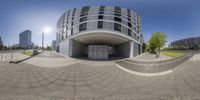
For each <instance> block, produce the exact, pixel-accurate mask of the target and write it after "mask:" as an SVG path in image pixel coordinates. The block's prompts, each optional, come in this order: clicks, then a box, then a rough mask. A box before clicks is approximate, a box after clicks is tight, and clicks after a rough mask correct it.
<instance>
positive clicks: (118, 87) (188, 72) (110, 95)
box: [0, 61, 200, 100]
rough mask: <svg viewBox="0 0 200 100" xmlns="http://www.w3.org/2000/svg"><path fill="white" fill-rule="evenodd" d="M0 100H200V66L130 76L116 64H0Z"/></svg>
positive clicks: (198, 64)
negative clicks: (170, 71) (48, 65)
mask: <svg viewBox="0 0 200 100" xmlns="http://www.w3.org/2000/svg"><path fill="white" fill-rule="evenodd" d="M0 100H200V62H194V61H187V62H185V63H183V64H182V65H181V66H179V67H177V68H176V70H175V71H174V72H173V73H171V74H167V75H163V76H156V77H145V76H137V75H133V74H129V73H127V72H125V71H123V70H121V69H120V68H118V67H117V66H116V65H115V63H111V62H93V63H91V62H87V61H82V62H78V63H75V64H72V65H68V66H63V67H56V68H47V67H38V66H34V65H30V64H27V63H18V64H10V63H9V62H6V61H4V62H0Z"/></svg>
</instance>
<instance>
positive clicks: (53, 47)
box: [51, 40, 56, 51]
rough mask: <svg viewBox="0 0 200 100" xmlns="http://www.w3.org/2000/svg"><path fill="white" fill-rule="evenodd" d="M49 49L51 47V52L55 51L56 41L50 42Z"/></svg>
mask: <svg viewBox="0 0 200 100" xmlns="http://www.w3.org/2000/svg"><path fill="white" fill-rule="evenodd" d="M51 47H52V50H53V51H55V50H56V40H53V41H52V43H51Z"/></svg>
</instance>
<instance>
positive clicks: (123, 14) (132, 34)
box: [56, 6, 143, 60]
mask: <svg viewBox="0 0 200 100" xmlns="http://www.w3.org/2000/svg"><path fill="white" fill-rule="evenodd" d="M56 43H57V45H56V50H57V52H60V53H61V54H64V55H67V56H70V57H88V58H90V59H96V60H105V59H109V58H112V57H134V56H137V55H139V54H141V51H142V44H143V37H142V34H141V17H140V16H139V15H138V14H137V13H136V12H135V11H133V10H130V9H126V8H121V7H112V6H85V7H82V8H74V9H71V10H68V11H66V12H65V13H64V14H63V15H62V16H61V17H60V18H59V20H58V22H57V35H56Z"/></svg>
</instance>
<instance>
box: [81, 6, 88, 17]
mask: <svg viewBox="0 0 200 100" xmlns="http://www.w3.org/2000/svg"><path fill="white" fill-rule="evenodd" d="M89 9H90V6H85V7H83V8H82V10H81V14H80V17H82V16H87V15H88V11H89Z"/></svg>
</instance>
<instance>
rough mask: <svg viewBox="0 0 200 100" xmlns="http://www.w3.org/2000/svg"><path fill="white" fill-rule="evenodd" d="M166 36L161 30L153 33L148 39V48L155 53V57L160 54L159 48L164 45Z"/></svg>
mask: <svg viewBox="0 0 200 100" xmlns="http://www.w3.org/2000/svg"><path fill="white" fill-rule="evenodd" d="M166 42H167V36H166V35H165V34H164V33H162V32H155V33H153V35H152V37H151V38H150V40H149V49H150V51H151V52H154V53H156V55H157V57H158V56H159V55H160V49H161V48H162V47H164V46H165V43H166Z"/></svg>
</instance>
